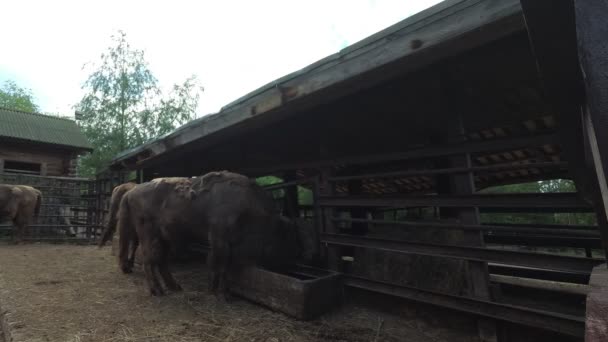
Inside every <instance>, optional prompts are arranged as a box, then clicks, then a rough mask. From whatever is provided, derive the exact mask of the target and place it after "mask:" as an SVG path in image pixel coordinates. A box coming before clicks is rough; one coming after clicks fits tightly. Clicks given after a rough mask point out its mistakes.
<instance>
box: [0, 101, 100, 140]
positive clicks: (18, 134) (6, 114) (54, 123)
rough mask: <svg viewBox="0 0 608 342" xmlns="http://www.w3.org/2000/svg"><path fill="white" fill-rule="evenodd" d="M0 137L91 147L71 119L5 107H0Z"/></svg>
mask: <svg viewBox="0 0 608 342" xmlns="http://www.w3.org/2000/svg"><path fill="white" fill-rule="evenodd" d="M0 138H10V139H17V140H26V141H32V142H37V143H42V144H52V145H59V146H64V147H69V148H73V149H78V150H92V149H93V146H91V144H90V143H89V142H88V141H87V138H86V137H85V136H84V134H83V133H82V131H81V130H80V127H78V125H76V122H74V121H73V120H70V119H65V118H60V117H56V116H49V115H43V114H38V113H28V112H22V111H19V110H13V109H6V108H0Z"/></svg>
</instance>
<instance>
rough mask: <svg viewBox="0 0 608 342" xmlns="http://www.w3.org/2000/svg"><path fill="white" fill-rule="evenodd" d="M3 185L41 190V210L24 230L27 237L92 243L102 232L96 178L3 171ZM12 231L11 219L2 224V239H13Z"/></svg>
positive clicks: (29, 238)
mask: <svg viewBox="0 0 608 342" xmlns="http://www.w3.org/2000/svg"><path fill="white" fill-rule="evenodd" d="M0 184H11V185H29V186H32V187H34V188H36V189H38V190H40V191H41V192H42V204H41V206H40V212H39V213H38V215H37V216H36V217H35V218H34V220H33V221H32V223H31V224H30V225H29V227H28V229H27V230H26V231H25V232H24V238H25V239H27V240H36V241H46V240H49V241H52V240H57V241H62V240H72V241H80V242H91V241H94V240H95V238H96V236H97V235H98V233H99V232H100V231H99V228H100V221H99V215H98V203H97V202H98V196H97V193H96V184H95V181H94V180H91V179H87V178H69V177H43V176H34V175H24V174H9V173H3V174H0ZM13 231H14V230H13V224H12V222H11V221H10V220H4V222H1V223H0V238H3V239H11V238H12V236H13Z"/></svg>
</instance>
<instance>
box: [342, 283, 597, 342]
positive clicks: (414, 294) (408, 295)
mask: <svg viewBox="0 0 608 342" xmlns="http://www.w3.org/2000/svg"><path fill="white" fill-rule="evenodd" d="M344 283H345V284H346V285H347V286H350V287H355V288H360V289H365V290H369V291H373V292H379V293H383V294H388V295H392V296H397V297H400V298H405V299H408V300H413V301H417V302H423V303H427V304H432V305H437V306H441V307H444V308H450V309H454V310H458V311H463V312H468V313H471V314H475V315H481V316H484V317H490V318H495V319H499V320H503V321H508V322H512V323H517V324H522V325H526V326H532V327H536V328H542V329H545V330H550V331H555V332H558V333H562V334H566V335H570V336H575V337H582V336H583V334H584V328H585V318H584V317H579V316H573V315H564V314H559V313H553V312H548V311H542V310H535V309H531V308H526V307H520V306H514V305H508V304H501V303H496V302H490V301H486V300H479V299H473V298H467V297H460V296H454V295H449V294H444V293H438V292H433V291H428V290H423V289H417V288H413V287H407V286H401V285H395V284H389V283H384V282H378V281H373V280H369V279H364V278H359V277H353V276H346V275H345V276H344Z"/></svg>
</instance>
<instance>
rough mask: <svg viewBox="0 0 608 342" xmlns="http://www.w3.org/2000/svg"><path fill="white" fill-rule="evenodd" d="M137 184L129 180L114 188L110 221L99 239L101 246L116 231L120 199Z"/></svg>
mask: <svg viewBox="0 0 608 342" xmlns="http://www.w3.org/2000/svg"><path fill="white" fill-rule="evenodd" d="M136 185H137V184H135V183H133V182H128V183H124V184H120V185H118V186H116V187H115V188H114V189H113V190H112V197H111V198H110V212H109V215H108V222H107V223H106V226H105V228H104V230H103V233H102V235H101V239H100V240H99V247H102V246H104V245H105V244H106V242H108V241H109V240H110V239H111V238H112V236H113V235H114V232H115V231H116V223H117V221H118V208H119V206H120V200H122V197H123V196H124V195H125V194H126V193H127V192H129V191H131V190H132V189H133V188H134V187H135V186H136Z"/></svg>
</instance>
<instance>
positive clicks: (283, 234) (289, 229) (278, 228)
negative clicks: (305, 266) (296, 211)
mask: <svg viewBox="0 0 608 342" xmlns="http://www.w3.org/2000/svg"><path fill="white" fill-rule="evenodd" d="M273 228H274V229H272V234H271V237H270V242H269V243H268V244H267V245H266V246H265V248H266V253H265V254H266V260H267V263H268V264H272V265H279V264H282V265H285V264H290V263H294V262H296V261H303V262H307V263H309V262H312V261H314V260H315V258H317V257H318V253H319V252H318V251H319V241H318V238H317V234H316V232H315V229H314V227H313V225H311V224H310V223H308V222H306V221H304V220H290V219H288V218H286V217H284V216H278V217H276V218H275V220H274V224H273Z"/></svg>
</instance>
